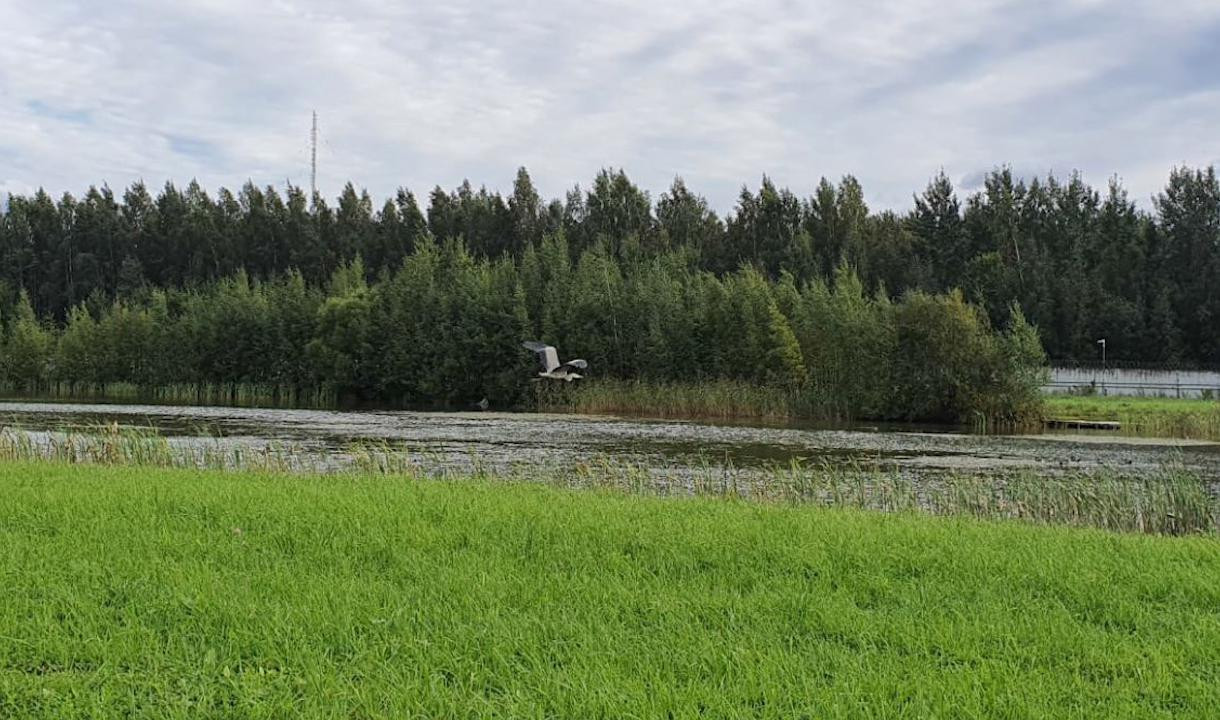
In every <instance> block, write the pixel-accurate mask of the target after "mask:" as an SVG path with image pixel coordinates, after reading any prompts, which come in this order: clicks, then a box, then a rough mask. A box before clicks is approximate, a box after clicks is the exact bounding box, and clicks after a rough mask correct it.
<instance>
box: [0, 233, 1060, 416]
mask: <svg viewBox="0 0 1220 720" xmlns="http://www.w3.org/2000/svg"><path fill="white" fill-rule="evenodd" d="M1005 327H1006V330H1005V331H1003V332H997V331H995V330H993V328H992V327H991V324H990V321H989V320H988V318H987V317H986V315H985V314H984V313H982V312H981V311H979V310H978V309H977V308H976V307H974V306H971V305H969V304H968V303H966V302H965V301H964V300H963V298H962V296H961V294H960V293H955V294H950V295H939V296H933V295H927V294H924V293H919V292H912V293H908V294H907V295H904V296H903V298H902V299H901V300H900V301H898V302H891V301H890V300H889V298H888V297H887V296H885V295H884V294H881V295H873V294H870V293H868V292H867V291H866V289H865V288H864V286H863V284H862V283H861V282H860V280H859V279H858V278H857V277H856V275H855V274H854V272H852V271H851V270H850V269H848V268H847V267H846V266H842V267H841V268H840V269H838V270H837V272H836V275H835V281H834V282H833V283H826V282H824V281H822V280H821V279H814V280H811V281H809V282H806V283H802V284H799V285H798V283H797V281H796V279H795V277H794V276H793V275H792V274H789V273H783V274H781V276H780V278H779V279H778V280H775V281H772V280H769V279H768V278H766V277H765V276H764V275H763V274H762V273H760V272H759V271H758V270H756V269H754V268H752V267H747V268H744V269H742V270H738V271H735V272H733V273H727V274H725V275H723V276H718V275H716V274H713V273H710V272H707V271H703V270H699V269H698V268H697V267H695V264H694V263H693V262H692V260H691V255H690V253H689V252H684V251H670V252H666V253H660V254H656V255H653V256H651V257H646V258H645V257H641V258H638V259H635V260H630V261H629V260H623V259H620V258H619V257H618V256H617V255H616V254H615V253H614V252H613V251H611V250H610V249H609V247H608V246H607V245H606V244H604V243H601V242H597V243H594V245H593V246H591V247H589V248H587V249H586V250H585V251H583V252H581V253H580V254H579V255H578V256H577V257H575V258H573V253H572V250H571V248H570V247H569V246H568V244H567V241H566V240H565V238H564V235H563V234H562V233H559V234H554V235H548V236H546V237H545V238H544V239H543V240H542V241H541V242H540V243H539V245H538V246H537V247H533V246H527V247H526V248H525V249H524V251H523V252H522V254H521V257H520V258H519V259H514V258H510V257H501V258H498V259H488V258H478V257H475V256H473V255H472V254H471V253H470V252H469V251H468V250H467V249H466V247H465V246H464V245H463V244H461V243H459V242H457V241H456V240H450V241H446V242H445V243H442V244H437V243H436V242H435V241H433V240H432V239H430V238H427V237H425V238H421V239H420V240H419V241H418V243H417V244H416V246H415V247H414V248H413V249H412V251H411V253H410V254H409V255H407V256H406V257H405V259H404V260H403V262H402V264H401V265H400V267H399V269H398V270H397V271H396V272H389V271H385V272H383V273H382V274H381V275H380V276H379V280H378V281H377V282H374V283H369V282H368V280H367V269H366V268H365V266H364V265H363V263H362V261H361V260H360V259H359V258H357V259H355V260H353V261H351V262H350V263H347V264H345V265H342V266H340V267H339V268H338V269H336V270H335V272H334V273H332V276H331V278H330V279H329V280H328V281H327V282H326V283H325V284H324V287H318V286H311V285H310V284H309V283H308V282H306V280H305V278H304V276H303V275H302V274H301V273H299V272H295V271H292V272H288V273H286V274H281V275H278V276H276V277H275V278H273V279H271V280H266V281H261V280H258V279H257V278H254V277H252V276H250V275H249V274H247V273H246V272H245V271H242V270H239V271H238V272H237V273H236V274H235V275H233V276H231V277H228V278H224V279H221V280H219V281H216V282H214V283H211V284H207V285H204V286H201V287H197V288H190V289H168V290H167V289H160V288H146V289H145V290H144V291H143V292H136V293H133V294H132V295H131V296H130V297H128V298H124V299H119V300H115V301H113V302H111V303H110V304H106V305H103V306H101V307H99V308H97V309H96V310H94V309H91V308H90V307H89V303H81V304H78V305H75V306H73V307H72V308H71V310H70V311H69V312H68V317H67V319H66V322H65V323H64V326H63V327H62V329H57V328H55V327H54V326H53V325H51V324H50V323H48V322H46V321H45V320H42V319H40V318H39V317H38V316H37V315H36V313H35V312H34V308H33V306H32V304H31V302H30V298H29V296H28V295H27V294H26V293H25V292H24V291H23V292H22V293H21V294H20V295H19V297H18V300H17V302H16V304H15V306H14V308H13V310H12V312H11V313H10V317H9V321H8V329H7V331H6V334H5V342H4V348H3V350H4V353H3V363H2V364H0V370H2V371H3V378H4V380H5V381H6V382H7V383H8V384H9V385H10V386H11V387H14V388H16V389H21V390H27V391H31V392H37V391H39V390H46V389H47V388H49V387H54V388H56V389H57V390H58V391H59V392H65V391H66V393H67V394H70V395H88V394H90V393H93V392H104V388H105V387H106V386H112V385H115V384H125V385H138V386H141V387H145V388H150V389H152V388H163V387H167V386H176V387H188V388H205V387H206V388H212V390H209V391H208V392H209V393H210V394H209V395H208V398H207V399H209V400H221V401H224V400H225V399H226V397H225V396H224V394H223V392H222V393H221V394H220V395H219V396H217V395H216V394H215V392H214V389H215V388H222V389H223V388H231V389H232V391H233V392H236V391H237V388H238V386H254V387H259V388H266V389H267V392H269V393H274V394H275V395H276V399H279V400H287V401H289V402H293V401H297V400H299V398H300V397H301V396H302V394H304V395H307V396H309V397H316V392H317V390H318V389H319V388H326V389H329V390H332V391H334V392H336V393H338V394H340V395H341V396H347V397H352V398H360V399H371V400H376V401H379V402H383V403H394V404H409V405H443V406H448V407H454V406H458V407H462V406H467V405H468V404H470V403H474V402H477V401H478V400H480V399H481V398H484V397H486V398H488V399H489V401H490V402H491V403H492V404H494V405H495V406H498V407H507V406H516V405H520V404H522V403H528V402H532V401H537V400H538V398H536V397H531V395H530V388H531V384H530V382H529V379H530V377H531V376H532V374H533V371H534V369H535V362H536V361H535V359H534V358H533V357H532V355H531V353H529V352H528V351H526V350H524V349H523V348H521V346H520V343H521V340H522V338H527V337H544V338H547V339H548V340H550V341H552V342H554V343H556V344H558V345H559V346H560V347H561V348H564V349H565V351H576V349H578V351H579V352H580V353H581V354H582V355H584V356H585V357H587V358H590V359H591V360H592V362H593V367H592V371H593V373H595V374H596V375H598V376H600V377H613V378H631V379H638V380H642V381H645V382H656V383H666V382H675V381H678V382H685V383H700V382H705V381H711V380H729V381H737V382H740V383H742V384H743V385H747V386H766V387H769V388H774V389H779V390H782V391H784V393H785V396H786V397H791V398H794V399H797V400H799V403H797V404H794V407H799V409H800V411H802V412H808V413H810V414H816V415H821V416H835V417H843V416H868V417H895V418H910V419H955V420H956V419H962V420H973V419H976V418H988V419H990V420H994V421H1007V422H1021V421H1023V420H1026V419H1028V418H1030V417H1031V416H1032V415H1033V414H1036V412H1037V403H1038V388H1039V383H1040V381H1039V378H1038V372H1039V370H1040V365H1041V363H1042V361H1043V359H1044V358H1043V355H1042V351H1041V347H1040V345H1039V343H1038V340H1037V337H1036V332H1035V331H1034V329H1033V328H1032V327H1031V326H1029V325H1028V324H1027V323H1025V321H1024V319H1023V318H1022V317H1021V316H1020V313H1019V312H1017V311H1015V310H1014V311H1013V315H1012V317H1011V318H1010V319H1008V320H1007V321H1006V324H1005ZM537 387H539V388H540V389H541V388H543V387H546V388H549V387H550V386H549V385H548V386H537ZM180 399H185V400H190V399H191V396H190V395H189V394H188V395H187V396H186V397H184V398H180Z"/></svg>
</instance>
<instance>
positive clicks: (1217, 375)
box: [1044, 366, 1220, 398]
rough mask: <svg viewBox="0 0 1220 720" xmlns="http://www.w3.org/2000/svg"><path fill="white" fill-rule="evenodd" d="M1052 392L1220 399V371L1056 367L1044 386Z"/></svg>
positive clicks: (1052, 369)
mask: <svg viewBox="0 0 1220 720" xmlns="http://www.w3.org/2000/svg"><path fill="white" fill-rule="evenodd" d="M1044 389H1045V390H1047V391H1048V392H1052V393H1067V392H1086V393H1096V394H1098V395H1128V396H1148V397H1183V398H1185V397H1196V398H1197V397H1216V398H1220V372H1217V371H1213V370H1181V369H1175V370H1165V369H1158V368H1152V367H1138V368H1116V367H1110V366H1107V367H1106V368H1105V369H1102V368H1101V367H1100V366H1099V367H1079V366H1078V367H1052V368H1051V379H1050V382H1049V383H1048V384H1047V385H1046V386H1045V388H1044Z"/></svg>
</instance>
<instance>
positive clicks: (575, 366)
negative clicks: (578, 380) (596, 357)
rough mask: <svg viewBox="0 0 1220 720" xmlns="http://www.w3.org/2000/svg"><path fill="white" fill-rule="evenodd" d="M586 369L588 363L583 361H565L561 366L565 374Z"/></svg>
mask: <svg viewBox="0 0 1220 720" xmlns="http://www.w3.org/2000/svg"><path fill="white" fill-rule="evenodd" d="M587 367H589V363H587V362H585V361H584V360H579V359H577V360H569V361H567V362H566V363H564V364H563V368H562V369H563V370H564V371H565V372H566V371H570V370H584V369H585V368H587Z"/></svg>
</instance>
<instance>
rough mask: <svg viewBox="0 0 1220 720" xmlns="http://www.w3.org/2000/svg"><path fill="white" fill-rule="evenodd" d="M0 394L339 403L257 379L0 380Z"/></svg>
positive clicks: (317, 392)
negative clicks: (34, 384)
mask: <svg viewBox="0 0 1220 720" xmlns="http://www.w3.org/2000/svg"><path fill="white" fill-rule="evenodd" d="M0 397H3V398H6V399H30V400H63V401H89V402H96V401H105V402H120V403H136V402H138V403H152V404H158V405H223V406H226V407H265V408H300V409H315V410H316V409H330V408H334V407H337V406H338V404H339V401H338V397H337V396H336V394H335V392H334V391H333V390H331V389H328V388H323V387H311V388H298V387H292V386H287V385H274V384H258V383H224V384H214V383H178V384H167V385H139V384H135V383H128V382H111V383H68V382H52V383H46V384H44V385H41V386H39V387H38V389H37V390H29V389H26V388H24V387H21V386H20V385H17V384H14V383H0Z"/></svg>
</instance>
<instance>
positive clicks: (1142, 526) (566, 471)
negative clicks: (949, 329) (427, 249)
mask: <svg viewBox="0 0 1220 720" xmlns="http://www.w3.org/2000/svg"><path fill="white" fill-rule="evenodd" d="M32 460H41V461H49V462H53V463H68V464H81V463H84V464H94V465H114V466H128V467H152V468H194V469H213V470H237V471H255V472H277V473H303V474H318V473H335V472H341V473H355V474H357V475H380V476H387V477H404V478H410V479H415V480H420V479H442V480H450V481H462V480H466V479H469V478H482V479H485V480H498V481H506V482H528V483H536V484H545V485H551V486H555V487H561V488H569V489H586V490H587V489H595V490H613V491H618V492H626V493H631V494H638V495H653V496H701V497H720V498H728V499H734V500H750V501H756V502H763V503H775V502H781V503H793V504H803V505H819V506H824V507H839V508H856V509H862V510H877V511H884V512H925V513H931V514H935V515H946V516H951V515H965V516H970V517H976V518H984V519H992V520H1021V521H1025V522H1033V523H1039V524H1056V525H1075V526H1082V527H1096V528H1104V529H1108V530H1116V531H1122V532H1140V533H1155V534H1173V535H1180V534H1191V533H1210V534H1214V533H1217V532H1220V497H1218V496H1217V495H1215V494H1213V493H1211V492H1209V490H1208V488H1207V485H1206V484H1205V481H1204V479H1203V478H1201V477H1199V476H1198V475H1197V474H1196V473H1194V472H1192V471H1190V470H1188V469H1186V468H1184V467H1182V466H1180V465H1172V464H1171V465H1166V466H1163V467H1161V468H1160V469H1158V470H1156V471H1153V472H1146V473H1143V474H1140V475H1135V476H1132V475H1129V474H1123V473H1121V472H1119V471H1117V470H1112V469H1099V470H1093V471H1086V472H1071V473H1066V474H1056V475H1046V474H1037V473H1034V472H1032V471H1017V472H1012V473H1006V474H1003V475H997V476H979V475H969V474H947V475H943V476H936V477H916V476H912V475H910V474H905V473H902V472H899V471H896V470H887V469H880V468H876V467H868V466H863V465H859V464H852V465H831V464H829V463H820V464H817V465H806V464H802V463H800V462H793V463H792V464H789V465H785V466H773V467H771V468H768V469H763V470H758V469H751V470H740V469H737V468H734V467H732V466H731V465H721V464H712V463H705V464H704V465H702V466H700V467H694V468H691V467H686V466H682V467H668V468H667V467H654V466H645V465H641V464H637V463H632V462H625V461H621V460H616V459H614V458H613V457H610V456H605V455H603V456H598V457H595V458H593V459H590V460H589V461H586V462H576V463H549V464H548V463H543V464H538V463H529V464H515V465H509V466H492V465H490V464H489V463H487V462H485V461H484V460H483V459H482V458H479V457H477V456H471V457H469V458H466V462H464V463H455V462H454V461H453V460H452V459H450V458H445V457H442V456H440V455H438V454H436V453H429V452H426V451H425V452H416V451H413V450H411V449H410V448H408V447H404V446H398V445H393V444H390V443H387V442H368V441H365V442H358V443H353V444H352V445H350V446H349V447H348V448H347V450H346V451H345V452H343V453H339V454H337V455H336V454H331V453H320V452H318V451H316V450H313V451H311V450H308V449H306V448H303V447H300V446H296V445H291V444H271V445H266V446H261V447H242V446H235V445H227V444H222V443H221V442H220V441H219V440H211V441H209V440H203V441H200V440H198V439H191V440H190V441H187V442H180V443H173V442H171V441H170V440H169V439H167V438H164V437H162V436H160V435H158V434H157V433H156V432H155V431H152V430H139V429H135V430H133V429H127V428H120V427H119V426H117V425H109V426H103V427H99V428H95V429H93V430H91V431H85V432H81V431H68V432H52V433H26V432H22V431H19V430H12V429H6V430H4V431H0V461H8V462H22V461H32Z"/></svg>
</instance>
